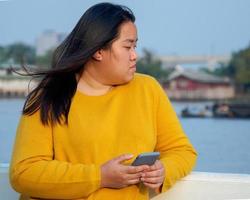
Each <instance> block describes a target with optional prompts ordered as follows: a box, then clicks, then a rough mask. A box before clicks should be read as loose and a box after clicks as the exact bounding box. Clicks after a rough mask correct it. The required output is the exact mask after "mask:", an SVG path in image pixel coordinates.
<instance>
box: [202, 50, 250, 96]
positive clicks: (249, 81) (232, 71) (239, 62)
mask: <svg viewBox="0 0 250 200" xmlns="http://www.w3.org/2000/svg"><path fill="white" fill-rule="evenodd" d="M204 70H205V71H207V72H208V73H212V74H214V75H218V76H227V77H229V78H231V79H232V80H233V81H234V83H235V85H236V86H237V89H239V90H241V92H247V91H250V46H248V47H247V48H245V49H242V50H240V51H238V52H236V53H233V55H232V58H231V60H230V62H229V64H227V65H225V64H221V65H220V67H218V68H216V69H215V70H214V71H212V72H211V71H209V70H206V69H203V71H204Z"/></svg>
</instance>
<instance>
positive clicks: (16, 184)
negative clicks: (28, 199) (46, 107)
mask: <svg viewBox="0 0 250 200" xmlns="http://www.w3.org/2000/svg"><path fill="white" fill-rule="evenodd" d="M53 157H54V155H53V136H52V128H51V127H49V126H43V125H42V124H41V122H40V116H39V112H37V113H35V114H33V115H32V116H22V117H21V119H20V123H19V126H18V129H17V135H16V141H15V145H14V150H13V156H12V161H11V166H10V175H9V176H10V182H11V184H12V186H13V188H14V189H15V190H16V191H18V192H20V193H22V194H25V195H29V196H34V197H40V198H53V199H54V198H55V199H74V198H81V197H86V196H88V195H89V194H91V193H92V192H94V191H95V190H97V189H98V188H99V187H100V177H101V175H100V166H97V165H94V164H93V165H84V164H80V163H78V164H72V163H69V162H63V161H58V160H54V159H53Z"/></svg>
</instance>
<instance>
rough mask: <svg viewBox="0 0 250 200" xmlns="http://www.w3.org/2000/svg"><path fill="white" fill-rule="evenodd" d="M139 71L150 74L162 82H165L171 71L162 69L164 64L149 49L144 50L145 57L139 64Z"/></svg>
mask: <svg viewBox="0 0 250 200" xmlns="http://www.w3.org/2000/svg"><path fill="white" fill-rule="evenodd" d="M137 71H138V72H140V73H144V74H149V75H151V76H153V77H155V78H156V79H158V80H159V81H160V82H162V81H165V80H166V79H167V77H168V75H169V73H170V72H169V71H167V70H164V69H162V63H161V61H160V60H159V59H156V58H155V56H154V55H153V53H152V52H150V51H149V50H147V49H144V50H143V56H142V57H141V58H140V59H139V60H138V62H137Z"/></svg>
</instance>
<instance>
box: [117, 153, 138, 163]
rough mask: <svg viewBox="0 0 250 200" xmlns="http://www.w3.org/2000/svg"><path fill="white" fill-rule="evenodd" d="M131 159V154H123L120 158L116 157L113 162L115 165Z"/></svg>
mask: <svg viewBox="0 0 250 200" xmlns="http://www.w3.org/2000/svg"><path fill="white" fill-rule="evenodd" d="M133 157H134V155H132V154H123V155H121V156H118V157H116V158H115V159H114V161H115V162H117V163H121V162H123V161H125V160H130V159H131V158H133Z"/></svg>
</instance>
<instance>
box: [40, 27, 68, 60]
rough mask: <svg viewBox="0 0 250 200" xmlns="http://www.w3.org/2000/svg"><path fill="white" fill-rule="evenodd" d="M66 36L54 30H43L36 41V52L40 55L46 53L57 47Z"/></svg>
mask: <svg viewBox="0 0 250 200" xmlns="http://www.w3.org/2000/svg"><path fill="white" fill-rule="evenodd" d="M65 37H66V35H65V34H63V33H57V32H55V31H52V30H47V31H45V32H43V33H42V35H40V36H39V37H38V39H37V41H36V54H37V55H38V56H43V55H45V54H46V52H47V51H48V50H50V49H54V48H56V47H57V46H58V45H59V44H60V43H61V42H62V41H63V40H64V39H65Z"/></svg>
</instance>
